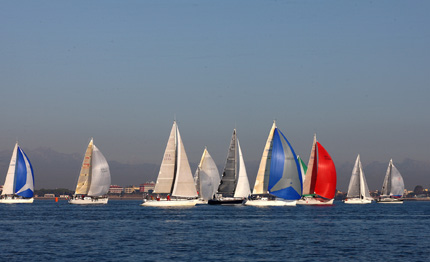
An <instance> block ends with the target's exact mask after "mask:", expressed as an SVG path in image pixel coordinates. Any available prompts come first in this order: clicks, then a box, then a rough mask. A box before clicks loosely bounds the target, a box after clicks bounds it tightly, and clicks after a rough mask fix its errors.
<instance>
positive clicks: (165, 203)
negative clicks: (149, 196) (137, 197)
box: [140, 199, 198, 207]
mask: <svg viewBox="0 0 430 262" xmlns="http://www.w3.org/2000/svg"><path fill="white" fill-rule="evenodd" d="M197 202H198V200H197V199H191V200H188V199H183V200H182V199H178V200H175V199H172V200H167V199H160V200H146V199H145V200H144V201H143V203H142V204H140V205H141V206H147V207H181V206H189V207H190V206H195V205H196V204H197Z"/></svg>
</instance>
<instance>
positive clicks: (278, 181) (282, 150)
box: [268, 128, 302, 200]
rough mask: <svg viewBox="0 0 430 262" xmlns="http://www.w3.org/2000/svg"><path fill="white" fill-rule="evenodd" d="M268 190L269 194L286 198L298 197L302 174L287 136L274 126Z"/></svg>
mask: <svg viewBox="0 0 430 262" xmlns="http://www.w3.org/2000/svg"><path fill="white" fill-rule="evenodd" d="M268 190H269V192H270V193H271V194H273V195H275V196H277V197H280V198H283V199H287V200H296V199H300V197H301V195H302V174H301V170H300V165H299V161H298V159H297V156H296V154H295V152H294V150H293V148H292V146H291V144H290V143H289V142H288V140H287V138H286V137H285V136H284V134H282V132H281V131H279V129H277V128H275V131H274V135H273V147H272V158H271V162H270V177H269V184H268Z"/></svg>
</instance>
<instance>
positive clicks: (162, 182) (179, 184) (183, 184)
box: [141, 121, 197, 207]
mask: <svg viewBox="0 0 430 262" xmlns="http://www.w3.org/2000/svg"><path fill="white" fill-rule="evenodd" d="M154 194H158V195H160V194H161V195H165V198H164V196H163V198H159V197H157V199H156V200H147V199H144V201H143V203H142V204H141V205H142V206H153V207H171V206H194V205H196V203H197V190H196V186H195V184H194V178H193V174H192V173H191V168H190V164H189V163H188V158H187V154H186V153H185V148H184V144H183V143H182V139H181V135H180V133H179V129H178V126H177V125H176V121H174V122H173V126H172V130H171V131H170V136H169V140H168V142H167V146H166V150H165V151H164V157H163V161H162V162H161V167H160V172H159V173H158V178H157V182H156V184H155V189H154Z"/></svg>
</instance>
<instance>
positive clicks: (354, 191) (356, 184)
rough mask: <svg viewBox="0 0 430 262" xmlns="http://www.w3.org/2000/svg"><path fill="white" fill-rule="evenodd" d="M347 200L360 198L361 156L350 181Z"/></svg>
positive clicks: (357, 160) (356, 162) (356, 161)
mask: <svg viewBox="0 0 430 262" xmlns="http://www.w3.org/2000/svg"><path fill="white" fill-rule="evenodd" d="M346 197H347V198H359V197H360V155H358V156H357V159H356V160H355V164H354V168H353V169H352V174H351V179H350V180H349V186H348V193H347V195H346Z"/></svg>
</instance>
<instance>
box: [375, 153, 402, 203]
mask: <svg viewBox="0 0 430 262" xmlns="http://www.w3.org/2000/svg"><path fill="white" fill-rule="evenodd" d="M404 190H405V183H404V182H403V177H402V175H401V174H400V172H399V170H398V169H397V168H396V166H394V164H393V159H390V163H389V164H388V168H387V172H386V174H385V178H384V183H383V184H382V194H381V196H380V197H379V199H377V200H376V202H377V203H385V204H402V203H403V199H402V196H403V191H404Z"/></svg>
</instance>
